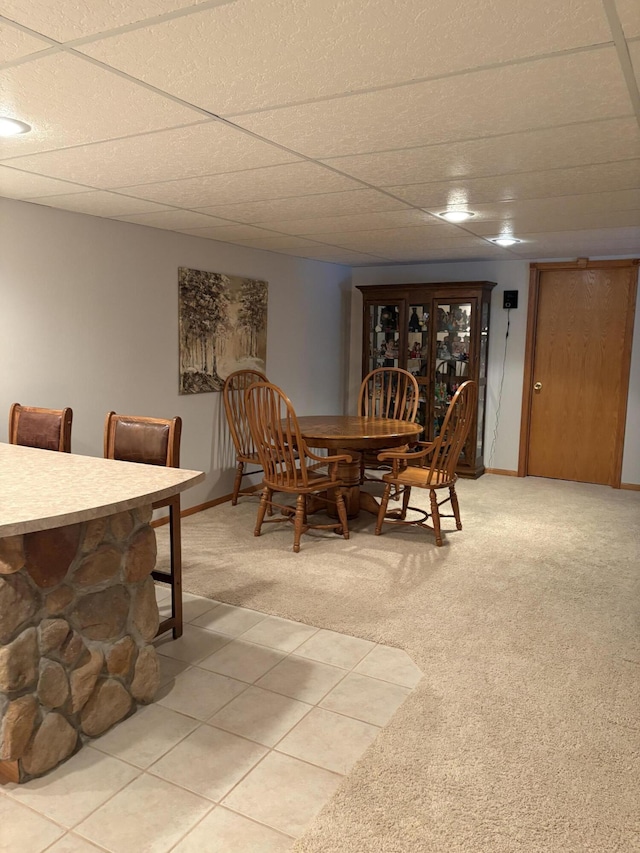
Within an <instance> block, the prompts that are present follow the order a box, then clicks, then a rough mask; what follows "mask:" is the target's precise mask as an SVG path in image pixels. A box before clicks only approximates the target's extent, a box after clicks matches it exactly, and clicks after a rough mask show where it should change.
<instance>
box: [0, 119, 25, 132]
mask: <svg viewBox="0 0 640 853" xmlns="http://www.w3.org/2000/svg"><path fill="white" fill-rule="evenodd" d="M30 130H31V125H29V124H26V123H25V122H24V121H18V120H17V119H15V118H9V116H0V136H18V135H19V134H21V133H29V131H30Z"/></svg>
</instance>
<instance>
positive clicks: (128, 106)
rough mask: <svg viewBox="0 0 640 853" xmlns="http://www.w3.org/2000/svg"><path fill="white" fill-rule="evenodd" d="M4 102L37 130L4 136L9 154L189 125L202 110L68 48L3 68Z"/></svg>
mask: <svg viewBox="0 0 640 853" xmlns="http://www.w3.org/2000/svg"><path fill="white" fill-rule="evenodd" d="M0 103H2V104H3V107H4V109H6V110H7V111H8V113H9V114H10V115H12V116H13V117H14V118H18V119H20V120H22V121H26V122H27V124H30V125H31V127H32V128H33V130H32V131H31V132H30V133H29V134H26V135H25V136H17V137H12V138H7V139H2V141H1V142H0V160H5V159H6V158H7V157H13V156H16V157H17V156H20V155H22V154H31V153H34V152H36V151H46V150H48V149H52V148H63V147H66V146H69V145H82V144H83V143H87V142H94V141H97V140H100V139H111V138H113V137H116V136H125V135H128V134H133V133H141V132H143V131H147V130H159V129H160V128H163V127H172V126H174V125H178V124H187V123H189V122H193V121H194V120H197V119H198V118H200V115H199V114H197V113H195V112H194V111H193V110H190V109H188V108H187V107H183V106H180V105H179V104H177V103H175V102H174V101H170V100H169V99H167V98H163V97H162V96H161V95H156V94H154V93H153V92H150V91H148V90H147V89H144V88H142V87H140V86H137V85H135V83H131V82H129V81H128V80H125V79H123V78H122V77H120V76H118V75H115V74H112V73H111V72H109V71H106V70H104V69H103V68H99V67H97V66H96V65H94V64H92V63H89V62H86V61H85V60H83V59H81V58H79V57H75V56H70V55H67V54H63V53H56V54H52V55H50V56H43V57H41V58H36V59H33V60H31V61H30V62H25V63H23V64H22V65H16V66H14V67H9V68H5V69H4V70H3V71H0Z"/></svg>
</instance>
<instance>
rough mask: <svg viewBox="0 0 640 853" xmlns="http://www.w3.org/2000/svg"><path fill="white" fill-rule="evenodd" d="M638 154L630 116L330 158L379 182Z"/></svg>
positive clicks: (639, 143)
mask: <svg viewBox="0 0 640 853" xmlns="http://www.w3.org/2000/svg"><path fill="white" fill-rule="evenodd" d="M639 157H640V127H638V122H637V121H636V119H635V117H633V116H630V117H629V118H621V119H610V120H607V121H595V122H586V123H583V122H581V123H579V124H573V125H567V126H564V127H552V128H545V129H543V130H530V131H526V132H524V133H513V134H508V135H504V136H489V137H486V138H484V139H470V140H467V141H461V142H448V143H446V144H440V145H429V146H421V147H418V148H405V149H400V150H395V151H383V152H379V153H375V154H356V155H354V156H348V157H333V158H331V159H328V160H326V161H325V162H326V163H327V164H328V165H330V166H332V167H333V168H335V169H338V170H339V171H341V172H345V173H346V174H348V175H353V177H355V178H359V179H360V180H362V181H366V182H367V183H372V184H375V185H376V186H381V187H392V186H396V185H400V184H418V183H420V182H423V181H429V182H430V181H441V180H446V179H449V178H463V177H467V176H468V177H476V176H483V175H504V174H509V173H511V172H531V171H538V170H546V169H558V168H562V167H570V166H580V165H587V164H590V163H607V162H611V161H614V160H625V159H630V158H639Z"/></svg>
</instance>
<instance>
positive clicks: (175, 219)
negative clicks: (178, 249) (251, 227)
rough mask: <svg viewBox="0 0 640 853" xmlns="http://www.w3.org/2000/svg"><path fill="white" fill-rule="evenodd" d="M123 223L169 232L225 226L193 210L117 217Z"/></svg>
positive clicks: (221, 222) (163, 211)
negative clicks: (166, 229)
mask: <svg viewBox="0 0 640 853" xmlns="http://www.w3.org/2000/svg"><path fill="white" fill-rule="evenodd" d="M118 219H122V220H123V222H135V223H136V224H137V225H148V226H149V227H150V228H168V229H169V230H170V231H183V230H184V229H186V228H205V227H207V226H208V227H211V226H212V225H220V224H226V223H224V220H222V219H216V218H215V217H214V216H204V215H203V214H202V213H196V212H195V211H193V210H161V211H158V212H154V213H135V214H127V215H125V216H118Z"/></svg>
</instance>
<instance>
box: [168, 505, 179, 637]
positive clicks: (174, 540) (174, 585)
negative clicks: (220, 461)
mask: <svg viewBox="0 0 640 853" xmlns="http://www.w3.org/2000/svg"><path fill="white" fill-rule="evenodd" d="M169 541H170V548H171V609H172V613H173V619H174V624H173V639H174V640H177V639H178V637H181V636H182V540H181V530H180V499H179V498H178V500H177V501H176V503H172V504H170V505H169Z"/></svg>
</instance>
